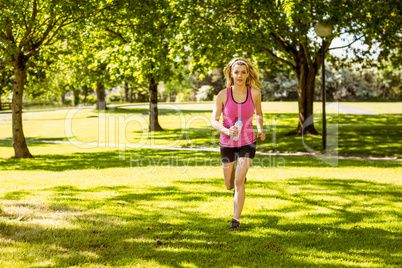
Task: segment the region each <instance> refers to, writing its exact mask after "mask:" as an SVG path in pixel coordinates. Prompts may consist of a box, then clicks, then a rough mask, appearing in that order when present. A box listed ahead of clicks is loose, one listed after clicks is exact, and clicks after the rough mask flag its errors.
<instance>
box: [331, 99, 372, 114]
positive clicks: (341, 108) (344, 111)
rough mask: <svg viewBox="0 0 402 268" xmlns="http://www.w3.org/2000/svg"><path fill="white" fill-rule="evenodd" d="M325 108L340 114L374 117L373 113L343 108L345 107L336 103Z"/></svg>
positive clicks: (347, 107)
mask: <svg viewBox="0 0 402 268" xmlns="http://www.w3.org/2000/svg"><path fill="white" fill-rule="evenodd" d="M327 107H329V108H331V109H334V110H337V111H339V112H340V113H342V114H362V115H376V113H374V112H372V111H368V110H362V109H358V108H353V107H349V106H345V105H342V104H339V103H337V102H333V103H330V104H327Z"/></svg>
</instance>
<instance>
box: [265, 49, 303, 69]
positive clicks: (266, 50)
mask: <svg viewBox="0 0 402 268" xmlns="http://www.w3.org/2000/svg"><path fill="white" fill-rule="evenodd" d="M263 49H264V51H265V52H267V53H268V54H269V55H270V56H271V57H273V58H274V59H275V60H277V61H280V62H282V63H284V64H286V65H289V66H290V68H292V70H293V71H296V66H295V65H294V64H293V63H291V62H290V61H287V60H285V59H282V58H280V57H278V56H276V55H275V53H273V52H272V51H271V50H270V49H268V48H265V47H264V48H263Z"/></svg>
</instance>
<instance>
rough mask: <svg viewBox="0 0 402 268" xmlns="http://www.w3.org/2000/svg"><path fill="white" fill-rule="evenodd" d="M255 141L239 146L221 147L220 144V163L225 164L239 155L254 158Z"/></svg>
mask: <svg viewBox="0 0 402 268" xmlns="http://www.w3.org/2000/svg"><path fill="white" fill-rule="evenodd" d="M256 147H257V146H256V143H255V142H254V143H251V144H249V145H244V146H241V147H223V146H221V158H222V163H224V164H227V163H231V162H233V161H236V160H237V158H239V157H247V158H251V159H254V156H255V149H256Z"/></svg>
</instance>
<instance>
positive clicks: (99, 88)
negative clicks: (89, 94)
mask: <svg viewBox="0 0 402 268" xmlns="http://www.w3.org/2000/svg"><path fill="white" fill-rule="evenodd" d="M96 110H106V101H105V85H104V84H103V83H102V82H98V83H97V84H96Z"/></svg>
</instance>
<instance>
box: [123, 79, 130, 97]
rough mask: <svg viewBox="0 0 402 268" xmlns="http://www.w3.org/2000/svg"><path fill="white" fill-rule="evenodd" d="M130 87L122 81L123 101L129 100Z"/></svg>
mask: <svg viewBox="0 0 402 268" xmlns="http://www.w3.org/2000/svg"><path fill="white" fill-rule="evenodd" d="M129 93H130V89H129V87H128V83H127V82H124V102H130V94H129Z"/></svg>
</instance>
